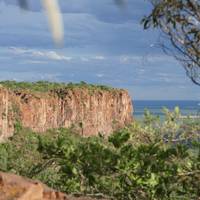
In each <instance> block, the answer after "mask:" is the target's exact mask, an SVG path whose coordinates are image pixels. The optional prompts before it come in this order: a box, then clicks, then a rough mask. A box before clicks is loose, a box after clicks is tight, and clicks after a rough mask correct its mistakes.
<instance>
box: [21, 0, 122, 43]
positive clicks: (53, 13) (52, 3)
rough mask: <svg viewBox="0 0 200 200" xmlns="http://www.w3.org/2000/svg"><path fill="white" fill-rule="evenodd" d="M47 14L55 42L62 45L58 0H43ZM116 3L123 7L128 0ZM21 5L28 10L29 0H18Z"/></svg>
mask: <svg viewBox="0 0 200 200" xmlns="http://www.w3.org/2000/svg"><path fill="white" fill-rule="evenodd" d="M41 2H42V5H43V7H44V9H45V10H46V15H47V18H48V21H49V26H50V29H51V32H52V36H53V39H54V42H55V44H56V45H58V46H62V44H63V39H64V28H63V20H62V16H61V12H60V8H59V4H58V1H57V0H41ZM114 2H115V4H116V5H118V6H120V7H123V6H124V5H125V4H126V0H114ZM18 3H19V6H20V7H21V8H22V9H25V10H28V9H29V4H28V0H18Z"/></svg>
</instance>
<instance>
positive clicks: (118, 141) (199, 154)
mask: <svg viewBox="0 0 200 200" xmlns="http://www.w3.org/2000/svg"><path fill="white" fill-rule="evenodd" d="M165 113H166V119H165V121H160V120H159V119H158V118H154V117H153V116H151V114H150V113H148V114H146V115H145V119H144V120H143V121H142V122H137V121H136V122H134V123H133V124H132V125H130V126H129V127H126V128H124V129H122V130H120V131H117V132H115V133H113V134H112V135H111V136H110V137H109V138H104V137H102V136H97V137H90V138H82V137H81V136H79V135H76V134H74V133H73V132H72V131H71V130H70V129H58V130H49V131H47V132H46V133H44V134H42V135H41V134H40V135H39V134H37V133H33V132H32V131H30V130H28V129H24V128H21V129H20V128H18V129H17V130H16V134H15V135H14V136H13V138H11V139H9V140H8V141H7V142H6V143H4V144H1V145H0V170H3V171H11V172H15V173H17V174H20V175H23V176H27V177H29V178H33V179H39V180H41V181H42V182H44V183H46V184H47V185H49V186H50V187H53V188H55V189H57V190H60V191H63V192H66V193H70V194H76V195H93V196H98V197H108V198H109V199H116V200H132V199H144V200H146V199H149V200H151V199H152V200H177V199H181V200H188V199H194V200H196V199H198V198H199V196H200V143H199V135H198V134H199V130H200V124H199V122H197V121H190V122H189V121H187V122H186V121H182V120H180V119H179V117H178V115H177V109H176V110H175V111H174V112H172V113H171V112H169V111H167V110H165Z"/></svg>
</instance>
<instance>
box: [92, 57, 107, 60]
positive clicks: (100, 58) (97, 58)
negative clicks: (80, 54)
mask: <svg viewBox="0 0 200 200" xmlns="http://www.w3.org/2000/svg"><path fill="white" fill-rule="evenodd" d="M94 59H96V60H105V59H106V58H105V57H104V56H95V57H94Z"/></svg>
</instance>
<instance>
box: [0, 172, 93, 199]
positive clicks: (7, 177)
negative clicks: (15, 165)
mask: <svg viewBox="0 0 200 200" xmlns="http://www.w3.org/2000/svg"><path fill="white" fill-rule="evenodd" d="M0 200H92V199H91V198H87V197H80V198H75V197H71V196H67V195H65V194H63V193H61V192H57V191H54V190H52V189H50V188H48V187H47V186H46V185H44V184H42V183H41V182H39V181H33V180H29V179H26V178H22V177H20V176H16V175H14V174H8V173H3V172H0ZM93 200H94V199H93Z"/></svg>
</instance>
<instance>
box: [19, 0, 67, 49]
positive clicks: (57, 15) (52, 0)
mask: <svg viewBox="0 0 200 200" xmlns="http://www.w3.org/2000/svg"><path fill="white" fill-rule="evenodd" d="M41 2H42V5H43V7H44V9H45V11H46V15H47V18H48V21H49V26H50V29H51V32H52V36H53V39H54V42H55V44H56V45H57V46H62V45H63V39H64V28H63V20H62V16H61V12H60V8H59V4H58V1H57V0H41ZM18 3H19V6H20V8H22V9H25V10H28V9H29V5H28V0H18Z"/></svg>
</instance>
